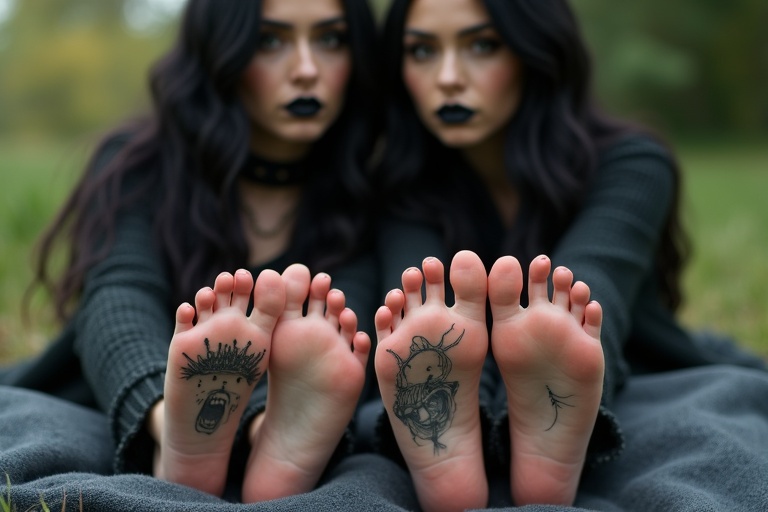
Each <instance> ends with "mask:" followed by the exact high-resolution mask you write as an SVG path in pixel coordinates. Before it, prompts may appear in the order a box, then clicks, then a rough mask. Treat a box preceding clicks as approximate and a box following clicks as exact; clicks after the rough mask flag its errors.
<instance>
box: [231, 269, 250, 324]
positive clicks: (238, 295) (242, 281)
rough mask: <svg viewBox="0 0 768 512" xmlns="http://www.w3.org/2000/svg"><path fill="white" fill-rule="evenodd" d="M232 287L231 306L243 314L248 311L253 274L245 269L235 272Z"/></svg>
mask: <svg viewBox="0 0 768 512" xmlns="http://www.w3.org/2000/svg"><path fill="white" fill-rule="evenodd" d="M234 281H235V283H234V287H233V288H234V289H233V292H232V306H234V307H236V308H237V309H239V310H240V311H242V312H243V314H245V312H246V311H248V303H249V302H250V300H251V292H252V291H253V276H252V275H251V273H250V272H248V271H247V270H245V269H242V268H241V269H240V270H238V271H237V272H235V279H234Z"/></svg>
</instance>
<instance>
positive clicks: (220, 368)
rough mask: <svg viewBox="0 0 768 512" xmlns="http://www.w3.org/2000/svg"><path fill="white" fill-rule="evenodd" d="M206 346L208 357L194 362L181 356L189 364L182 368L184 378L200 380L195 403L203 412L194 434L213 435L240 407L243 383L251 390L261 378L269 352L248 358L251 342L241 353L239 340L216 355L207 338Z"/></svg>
mask: <svg viewBox="0 0 768 512" xmlns="http://www.w3.org/2000/svg"><path fill="white" fill-rule="evenodd" d="M204 343H205V357H203V356H201V355H198V356H197V360H196V361H195V360H193V359H192V358H191V357H189V356H188V355H187V354H186V352H183V353H182V354H183V355H184V357H185V358H187V361H188V364H187V366H182V368H181V378H182V379H186V380H192V379H197V392H196V393H195V401H196V402H197V404H198V405H200V412H199V413H198V415H197V420H196V421H195V430H197V431H198V432H200V433H203V434H213V433H214V432H215V431H216V430H217V429H218V428H219V426H220V425H222V424H224V423H226V422H227V420H228V419H229V415H230V414H232V413H233V412H234V411H235V410H236V409H237V407H238V406H239V405H240V393H238V392H237V391H240V390H244V389H242V388H244V387H245V386H242V385H240V384H241V382H242V381H243V380H245V382H246V383H247V385H248V386H249V387H250V386H252V385H253V384H254V383H255V382H256V381H258V380H259V378H260V377H261V374H262V372H261V369H260V368H259V363H261V360H262V359H263V358H264V355H265V354H266V352H267V350H266V349H263V350H262V351H261V352H255V353H252V354H249V353H248V349H249V348H250V347H251V342H250V341H249V342H248V343H246V345H245V347H243V348H242V349H239V348H238V347H237V340H233V341H232V344H231V345H229V344H224V343H219V345H218V348H217V350H216V351H215V352H214V351H212V350H211V344H210V341H209V340H208V338H206V339H205V341H204ZM233 388H235V389H233Z"/></svg>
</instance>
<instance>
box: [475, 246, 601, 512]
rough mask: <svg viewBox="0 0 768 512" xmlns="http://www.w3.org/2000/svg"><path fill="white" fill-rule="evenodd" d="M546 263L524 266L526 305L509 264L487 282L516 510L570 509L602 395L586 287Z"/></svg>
mask: <svg viewBox="0 0 768 512" xmlns="http://www.w3.org/2000/svg"><path fill="white" fill-rule="evenodd" d="M550 268H551V262H550V260H549V258H547V257H546V256H539V257H538V258H536V259H534V260H533V261H532V262H531V265H530V269H529V281H528V297H529V301H528V306H527V307H526V308H523V307H521V305H520V295H521V292H522V289H523V273H522V269H521V267H520V264H519V262H518V261H517V260H516V259H515V258H513V257H509V256H508V257H503V258H500V259H499V260H497V261H496V263H495V264H494V266H493V267H492V268H491V272H490V273H489V276H488V297H489V299H490V304H491V310H492V313H493V328H492V331H491V345H492V349H493V355H494V358H495V360H496V363H497V365H498V367H499V370H500V371H501V374H502V377H503V379H504V383H505V388H506V393H507V405H508V410H509V423H510V432H509V435H510V444H511V456H512V460H511V486H512V497H513V500H514V502H515V504H517V505H526V504H532V503H547V504H563V505H570V504H572V503H573V500H574V499H575V495H576V488H577V486H578V482H579V478H580V476H581V471H582V468H583V465H584V460H585V457H586V450H587V445H588V443H589V438H590V436H591V434H592V429H593V428H594V424H595V419H596V417H597V411H598V408H599V406H600V398H601V396H602V386H603V373H604V358H603V351H602V346H601V345H600V328H601V325H602V310H601V308H600V305H599V304H598V303H597V302H594V301H593V302H590V301H589V296H590V290H589V287H588V286H587V285H586V284H584V283H582V282H577V283H575V284H573V285H572V282H573V274H572V273H571V271H570V270H569V269H567V268H565V267H558V268H557V269H555V271H554V272H553V274H552V283H553V289H554V291H553V295H552V299H550V298H549V295H548V285H547V279H548V277H549V273H550Z"/></svg>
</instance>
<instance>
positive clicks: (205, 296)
mask: <svg viewBox="0 0 768 512" xmlns="http://www.w3.org/2000/svg"><path fill="white" fill-rule="evenodd" d="M374 45H375V26H374V22H373V18H372V16H371V13H370V11H369V8H368V6H367V4H366V2H359V1H356V0H312V1H306V0H264V1H259V0H248V1H223V2H222V1H220V0H191V1H190V2H189V3H188V4H187V6H186V9H185V11H184V14H183V19H182V22H181V27H180V31H179V35H178V39H177V41H176V43H175V45H174V46H173V47H172V49H171V50H170V51H169V52H168V53H167V54H166V55H165V56H164V57H162V58H161V59H160V61H159V62H158V63H157V65H156V66H155V67H154V68H153V69H152V72H151V76H150V86H151V93H152V100H153V103H152V110H151V112H150V113H149V115H147V116H146V117H145V118H143V119H141V120H139V121H136V122H133V123H131V124H129V125H127V126H123V127H121V128H120V129H118V130H117V131H115V132H114V133H112V134H110V135H109V136H108V137H107V138H106V139H105V140H104V141H103V142H102V143H101V144H100V145H99V147H98V148H97V150H96V151H95V153H94V156H93V158H92V159H91V161H90V162H89V163H88V165H87V167H86V169H85V172H84V174H83V177H82V178H81V180H80V181H79V183H78V184H77V185H76V187H75V189H74V191H73V192H72V194H71V196H70V197H69V199H68V201H67V202H66V204H65V205H64V207H63V209H62V210H61V212H60V213H59V215H58V217H57V218H56V219H55V221H54V223H53V225H52V226H51V228H50V229H49V230H48V231H47V233H46V234H45V236H44V237H43V239H42V244H41V248H40V249H41V250H40V260H39V264H38V266H37V282H38V283H40V284H42V285H44V286H45V287H47V288H48V290H49V291H50V292H51V293H52V294H53V297H54V303H55V306H56V310H57V312H58V314H59V317H60V318H61V320H62V321H63V322H65V325H66V328H65V330H64V333H63V334H62V335H61V337H60V338H59V340H58V341H57V342H56V343H54V345H53V347H52V348H51V349H50V350H49V351H48V352H46V354H44V355H42V356H41V357H40V358H39V359H38V360H36V361H35V362H34V363H32V366H27V367H25V368H24V371H23V372H20V371H15V372H13V375H12V378H10V379H9V380H10V382H11V383H13V384H16V385H19V386H24V387H31V388H35V389H40V390H44V391H51V392H54V393H55V392H56V391H57V390H60V391H61V392H60V393H58V394H61V395H64V396H65V397H68V398H72V399H76V400H78V401H80V402H84V403H89V402H95V404H92V405H96V406H98V408H100V409H101V410H102V411H103V412H105V413H106V414H107V415H108V418H109V421H110V424H111V426H112V434H113V440H114V443H115V445H116V453H115V469H116V470H117V471H118V472H135V471H139V472H144V473H154V474H155V475H156V476H160V477H162V478H164V479H166V480H170V481H173V482H178V483H183V484H186V485H189V486H191V487H195V488H198V489H201V490H204V491H207V492H210V493H212V494H216V495H221V493H222V492H223V491H224V488H225V483H226V481H227V476H228V475H227V473H228V468H238V471H240V472H241V473H243V472H244V475H245V476H244V479H243V480H242V482H243V485H242V496H243V499H245V500H246V501H260V500H266V499H271V498H276V497H280V496H285V495H287V494H295V493H300V492H304V491H308V490H310V489H312V487H313V486H314V485H315V484H316V482H317V480H318V479H319V478H320V475H321V474H322V472H323V471H324V469H325V466H326V464H327V463H328V461H329V459H330V458H331V456H332V455H333V453H334V451H335V450H336V448H337V445H339V441H340V440H341V439H342V437H343V435H344V431H345V428H346V426H347V423H348V422H349V420H350V419H351V416H352V413H353V411H354V407H355V404H356V402H357V399H358V397H359V395H360V393H361V391H362V388H363V385H364V378H365V371H364V370H365V364H366V359H367V352H368V350H369V341H368V340H367V336H366V335H364V334H355V331H356V329H357V320H356V317H355V315H354V314H353V313H351V312H349V311H347V310H346V309H345V304H346V305H347V306H350V307H351V308H352V309H354V310H356V311H357V313H358V314H359V315H360V317H361V323H362V322H363V321H364V320H367V319H368V317H372V314H370V313H369V314H365V313H366V311H365V308H368V307H370V304H372V301H375V300H376V289H375V287H374V286H373V285H371V286H365V284H366V283H369V282H373V283H374V284H375V275H374V271H373V267H372V265H371V264H370V261H371V260H370V255H369V249H370V243H369V238H370V229H369V224H370V220H371V205H372V203H373V202H372V200H371V197H372V195H371V187H370V185H369V183H368V178H367V168H366V165H367V161H368V159H369V157H370V155H371V153H372V146H373V143H374V141H375V137H376V136H377V131H376V116H375V114H374V112H373V110H372V109H373V108H374V107H373V106H372V103H371V101H370V98H372V97H374V96H375V88H376V79H375V72H374V71H375V70H374V66H373V65H374V53H373V50H374ZM60 245H61V246H63V247H64V248H65V251H66V252H65V253H64V254H65V255H66V259H65V260H64V265H63V267H58V266H57V263H58V261H59V260H58V259H57V257H58V255H59V254H61V252H60V251H56V250H55V249H56V248H57V247H59V246H60ZM296 262H300V263H301V264H302V265H291V264H293V263H296ZM59 269H60V271H59ZM236 269H241V270H238V271H237V272H235V271H236ZM245 269H247V270H245ZM325 272H332V273H333V274H334V278H335V280H334V284H336V285H337V286H338V287H340V288H342V289H344V288H345V284H344V283H347V284H349V285H350V288H352V287H354V291H353V293H348V294H347V295H346V297H345V295H344V293H342V292H339V291H337V290H331V289H330V277H329V276H328V274H326V273H325ZM279 273H282V275H280V274H279ZM311 274H316V276H315V278H314V279H310V275H311ZM252 275H255V276H258V278H257V279H256V280H255V286H254V279H253V277H251V276H252ZM217 276H218V277H217ZM337 276H338V280H336V277H337ZM214 282H215V284H214ZM208 285H213V287H212V288H208V287H207V286H208ZM252 290H253V291H252ZM249 302H252V308H253V312H252V313H250V316H248V317H246V316H245V315H246V311H247V310H248V308H249ZM181 303H185V304H183V305H182V306H181V307H180V308H179V309H178V313H177V315H176V316H174V310H176V306H177V305H178V304H181ZM188 303H194V304H195V306H194V307H192V306H190V305H189V304H188ZM305 303H307V304H308V307H307V311H306V313H305V312H304V311H303V306H304V304H305ZM289 313H290V315H289ZM289 316H290V318H288V317H289ZM195 318H196V323H195ZM174 319H175V320H176V322H177V323H176V328H175V334H174ZM172 336H173V343H172V344H171V346H170V353H169V342H170V341H171V338H172ZM324 344H325V345H324ZM302 347H303V348H302ZM317 347H326V348H327V350H324V351H322V353H318V352H319V349H318V348H317ZM328 353H330V354H333V355H334V357H331V356H330V355H328ZM62 354H63V355H65V357H64V358H62V357H61V355H62ZM270 359H271V361H270ZM80 368H82V377H84V382H85V384H87V387H84V386H83V385H82V384H83V381H82V380H81V379H82V378H81V377H80V375H79V372H80ZM268 368H269V382H270V384H271V385H270V386H269V397H268V399H267V396H266V394H267V391H266V387H267V386H261V387H260V388H259V389H258V390H257V392H255V393H254V394H253V395H251V391H252V390H253V389H254V386H255V385H256V383H257V382H258V380H259V378H260V377H262V376H263V375H264V374H265V373H266V371H267V369H268ZM48 370H52V371H48ZM340 372H341V373H343V374H344V378H343V379H342V378H339V377H338V374H339V373H340ZM264 381H266V379H264ZM294 388H296V389H298V388H301V389H303V390H304V392H302V393H300V392H299V391H297V390H296V389H294ZM68 390H69V391H68ZM296 396H301V397H302V400H301V401H299V402H297V401H296V400H295V398H296ZM265 407H266V411H265ZM297 415H298V416H297ZM297 417H301V418H302V421H298V420H297ZM254 418H256V419H254ZM278 432H279V435H277V433H278ZM257 444H258V450H257V448H256V445H257ZM233 445H234V448H233ZM251 448H252V449H251ZM340 449H342V448H340ZM249 451H250V455H249ZM257 451H258V453H257ZM231 454H232V457H230V455H231ZM230 458H231V460H230ZM264 458H266V461H265V460H262V459H264ZM153 459H154V460H153ZM241 459H242V460H241ZM243 468H245V469H243ZM230 477H232V475H230ZM232 478H236V477H232Z"/></svg>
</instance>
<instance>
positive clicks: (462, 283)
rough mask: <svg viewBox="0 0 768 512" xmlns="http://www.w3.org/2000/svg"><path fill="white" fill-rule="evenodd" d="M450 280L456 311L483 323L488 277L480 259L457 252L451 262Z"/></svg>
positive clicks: (466, 253)
mask: <svg viewBox="0 0 768 512" xmlns="http://www.w3.org/2000/svg"><path fill="white" fill-rule="evenodd" d="M450 279H451V286H452V287H453V291H454V294H455V295H456V304H455V308H456V310H457V311H458V312H460V313H461V314H462V315H464V316H466V317H467V318H471V319H473V320H482V321H485V302H486V297H487V295H488V275H487V274H486V273H485V266H484V265H483V262H482V261H481V260H480V257H479V256H478V255H477V254H475V253H473V252H471V251H460V252H458V253H457V254H456V256H454V257H453V261H452V262H451V276H450Z"/></svg>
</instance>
